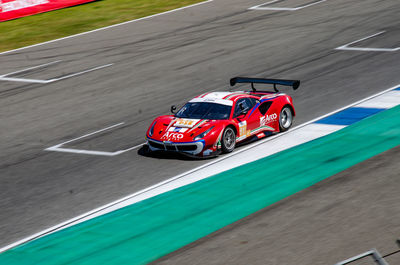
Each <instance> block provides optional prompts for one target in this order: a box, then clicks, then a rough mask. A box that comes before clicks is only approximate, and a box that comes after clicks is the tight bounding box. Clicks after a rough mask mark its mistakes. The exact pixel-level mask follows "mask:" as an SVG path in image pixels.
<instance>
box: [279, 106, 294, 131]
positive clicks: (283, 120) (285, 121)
mask: <svg viewBox="0 0 400 265" xmlns="http://www.w3.org/2000/svg"><path fill="white" fill-rule="evenodd" d="M292 123H293V114H292V110H291V109H290V108H289V107H288V106H285V107H283V109H282V110H281V113H280V114H279V129H280V131H281V132H284V131H287V130H289V128H290V127H291V126H292Z"/></svg>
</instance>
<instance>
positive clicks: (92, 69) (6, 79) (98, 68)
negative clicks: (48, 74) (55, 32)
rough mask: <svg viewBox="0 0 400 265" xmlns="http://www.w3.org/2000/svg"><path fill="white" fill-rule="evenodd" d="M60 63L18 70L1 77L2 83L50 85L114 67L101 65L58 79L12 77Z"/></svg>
mask: <svg viewBox="0 0 400 265" xmlns="http://www.w3.org/2000/svg"><path fill="white" fill-rule="evenodd" d="M60 62H62V61H61V60H58V61H54V62H50V63H45V64H40V65H36V66H33V67H28V68H25V69H22V70H18V71H15V72H11V73H7V74H5V75H0V81H9V82H24V83H38V84H49V83H53V82H57V81H61V80H64V79H67V78H71V77H74V76H78V75H83V74H86V73H89V72H93V71H96V70H100V69H102V68H106V67H109V66H112V65H113V64H112V63H110V64H105V65H101V66H96V67H93V68H89V69H86V70H84V71H81V72H76V73H73V74H68V75H64V76H61V77H58V78H52V79H46V80H41V79H31V78H18V77H10V76H11V75H17V74H20V73H24V72H28V71H30V70H34V69H39V68H44V67H47V66H50V65H53V64H56V63H60Z"/></svg>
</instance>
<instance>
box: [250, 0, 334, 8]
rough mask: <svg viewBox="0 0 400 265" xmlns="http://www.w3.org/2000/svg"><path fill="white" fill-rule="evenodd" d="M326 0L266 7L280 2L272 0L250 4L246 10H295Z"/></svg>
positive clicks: (279, 0)
mask: <svg viewBox="0 0 400 265" xmlns="http://www.w3.org/2000/svg"><path fill="white" fill-rule="evenodd" d="M326 1H327V0H320V1H316V2H312V3H309V4H305V5H302V6H297V7H268V5H271V4H274V3H276V2H281V0H273V1H269V2H266V3H263V4H261V5H256V6H252V7H250V8H248V10H272V11H297V10H300V9H303V8H307V7H310V6H313V5H316V4H320V3H323V2H326Z"/></svg>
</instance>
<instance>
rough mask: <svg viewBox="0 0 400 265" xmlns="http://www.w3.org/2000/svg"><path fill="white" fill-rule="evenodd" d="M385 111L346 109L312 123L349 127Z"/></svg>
mask: <svg viewBox="0 0 400 265" xmlns="http://www.w3.org/2000/svg"><path fill="white" fill-rule="evenodd" d="M383 110H385V109H377V108H356V107H354V108H348V109H345V110H342V111H340V112H338V113H335V114H333V115H331V116H329V117H326V118H323V119H320V120H318V121H316V122H314V123H320V124H332V125H351V124H353V123H356V122H358V121H360V120H362V119H365V118H367V117H369V116H372V115H374V114H376V113H378V112H381V111H383Z"/></svg>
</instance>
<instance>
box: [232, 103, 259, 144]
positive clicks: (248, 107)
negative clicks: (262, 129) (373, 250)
mask: <svg viewBox="0 0 400 265" xmlns="http://www.w3.org/2000/svg"><path fill="white" fill-rule="evenodd" d="M256 103H257V100H256V99H255V98H241V99H238V100H237V101H236V104H235V110H234V113H233V118H234V119H235V120H236V121H237V122H238V125H239V135H238V138H239V140H242V139H244V138H246V137H248V136H250V135H251V134H252V131H253V130H255V129H256V128H258V127H259V124H260V123H259V117H258V116H259V115H258V114H255V115H253V114H254V112H256V113H257V109H256V108H255V105H256ZM243 112H245V113H246V114H245V115H243Z"/></svg>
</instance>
